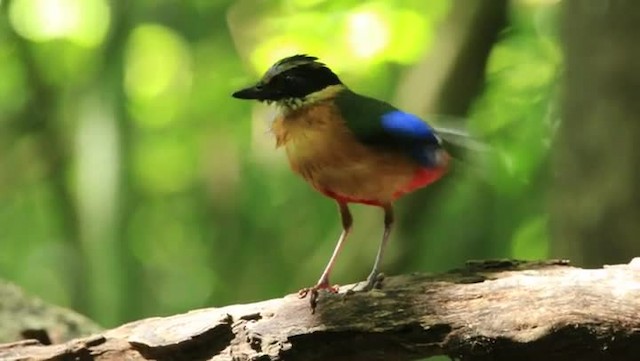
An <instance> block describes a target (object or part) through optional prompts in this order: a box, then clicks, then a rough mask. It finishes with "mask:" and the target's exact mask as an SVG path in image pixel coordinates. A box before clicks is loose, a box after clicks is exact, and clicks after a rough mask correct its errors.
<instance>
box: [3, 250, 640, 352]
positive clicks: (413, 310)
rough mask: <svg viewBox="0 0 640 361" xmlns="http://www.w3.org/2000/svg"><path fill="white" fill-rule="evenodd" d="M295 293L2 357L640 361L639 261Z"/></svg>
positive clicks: (14, 347)
mask: <svg viewBox="0 0 640 361" xmlns="http://www.w3.org/2000/svg"><path fill="white" fill-rule="evenodd" d="M348 288H349V286H345V287H342V288H341V291H340V293H339V294H321V296H320V300H319V305H318V308H317V310H316V313H315V314H312V313H311V311H310V309H309V302H308V300H306V299H299V298H298V297H297V296H295V295H288V296H286V297H284V298H280V299H273V300H268V301H263V302H258V303H253V304H246V305H233V306H227V307H222V308H210V309H202V310H195V311H191V312H188V313H185V314H180V315H175V316H171V317H162V318H150V319H145V320H140V321H136V322H132V323H129V324H125V325H123V326H120V327H118V328H115V329H112V330H107V331H104V332H102V333H100V334H95V335H93V336H90V337H87V338H81V339H75V340H71V341H69V342H67V343H62V344H55V345H49V346H45V345H41V344H39V343H38V342H37V341H35V340H26V341H21V342H17V343H11V344H4V345H0V359H1V360H34V359H35V360H44V359H46V360H49V359H55V360H58V359H60V360H62V359H79V360H93V359H95V360H122V359H128V360H151V359H153V360H261V361H268V360H355V361H357V360H412V359H419V358H424V357H429V356H434V355H448V356H450V357H452V358H456V359H461V360H541V359H544V360H545V361H552V360H563V361H564V360H583V361H589V360H637V358H638V355H639V354H640V317H638V315H639V314H640V259H635V260H634V261H632V262H631V263H630V264H628V265H615V266H607V267H604V268H601V269H580V268H574V267H570V266H569V265H568V263H567V262H566V261H557V260H556V261H546V262H521V261H514V260H499V261H477V262H475V261H474V262H468V263H467V265H466V266H465V267H464V268H461V269H457V270H453V271H451V272H448V273H445V274H439V275H425V274H412V275H401V276H395V277H388V278H386V279H384V280H383V282H382V285H381V288H380V289H377V290H374V291H372V292H369V293H348V292H346V290H347V289H348Z"/></svg>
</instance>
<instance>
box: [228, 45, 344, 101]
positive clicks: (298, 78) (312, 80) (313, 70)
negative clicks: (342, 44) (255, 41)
mask: <svg viewBox="0 0 640 361" xmlns="http://www.w3.org/2000/svg"><path fill="white" fill-rule="evenodd" d="M317 60H318V58H316V57H313V56H308V55H294V56H290V57H288V58H284V59H281V60H279V61H278V62H276V63H275V64H273V66H271V68H269V70H267V72H266V73H265V74H264V76H263V77H262V79H260V81H259V82H258V83H256V84H255V85H253V86H250V87H248V88H245V89H242V90H238V91H237V92H235V93H233V97H234V98H238V99H255V100H259V101H265V102H268V103H271V102H276V103H277V104H279V105H281V106H284V107H287V108H298V107H301V106H303V105H305V104H308V103H309V102H312V101H317V100H321V99H322V95H323V93H322V91H323V90H325V89H327V88H328V87H330V86H335V85H342V82H341V81H340V79H339V78H338V76H337V75H336V74H335V73H334V72H332V71H331V69H329V68H328V67H327V66H326V65H324V64H323V63H321V62H318V61H317ZM314 95H315V96H314Z"/></svg>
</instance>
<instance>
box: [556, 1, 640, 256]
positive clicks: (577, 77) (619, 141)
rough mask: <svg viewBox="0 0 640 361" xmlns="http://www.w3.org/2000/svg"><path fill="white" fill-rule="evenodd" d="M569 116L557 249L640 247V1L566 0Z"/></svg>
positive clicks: (561, 141)
mask: <svg viewBox="0 0 640 361" xmlns="http://www.w3.org/2000/svg"><path fill="white" fill-rule="evenodd" d="M563 7H564V9H563V18H562V24H563V40H564V52H565V58H566V72H565V95H564V106H563V117H562V123H561V124H560V127H559V130H558V134H557V137H556V139H555V142H554V151H553V155H554V175H555V179H554V183H555V185H554V190H553V196H552V197H551V211H552V217H551V220H552V222H551V226H552V232H553V236H554V238H555V240H556V241H555V242H554V243H553V244H554V246H555V249H554V252H553V254H554V256H559V257H569V256H570V257H571V259H572V260H574V261H576V262H577V263H578V264H582V265H587V266H597V265H599V264H602V263H603V262H604V263H617V262H620V261H622V260H623V259H625V258H628V257H629V255H638V254H640V242H638V235H640V222H638V220H639V219H640V188H638V184H639V183H640V168H639V167H638V164H639V161H640V153H639V152H638V139H640V121H638V114H640V91H639V90H640V47H638V39H639V38H640V2H638V1H627V0H611V1H605V2H598V1H596V2H593V1H580V0H570V1H566V2H564V3H563Z"/></svg>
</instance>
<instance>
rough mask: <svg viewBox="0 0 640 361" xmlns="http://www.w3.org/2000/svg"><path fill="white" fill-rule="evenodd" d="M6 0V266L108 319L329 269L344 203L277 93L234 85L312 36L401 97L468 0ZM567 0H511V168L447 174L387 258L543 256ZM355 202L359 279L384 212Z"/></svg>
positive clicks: (492, 80)
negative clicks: (251, 93) (274, 133)
mask: <svg viewBox="0 0 640 361" xmlns="http://www.w3.org/2000/svg"><path fill="white" fill-rule="evenodd" d="M0 7H1V8H0V10H1V16H0V44H1V45H0V277H3V278H6V279H8V280H11V281H14V282H16V283H18V284H19V285H21V286H23V287H24V288H26V289H27V290H28V291H30V292H31V293H33V294H36V295H39V296H41V297H42V298H44V299H46V300H48V301H51V302H54V303H57V304H60V305H66V306H69V307H73V308H76V309H78V310H80V311H82V312H85V313H86V314H88V315H89V316H90V317H91V318H93V319H95V320H97V321H98V322H100V323H102V324H103V325H105V326H110V325H115V324H118V323H121V322H123V321H126V320H132V319H137V318H141V317H144V316H151V315H165V314H171V313H176V312H181V311H186V310H189V309H193V308H197V307H205V306H212V305H224V304H227V303H240V302H249V301H252V300H258V299H264V298H269V297H278V296H281V295H283V294H286V293H291V292H295V291H296V290H297V289H299V288H301V287H304V286H307V285H311V284H312V283H313V282H315V281H316V279H317V277H318V276H319V274H320V271H321V270H322V267H323V266H324V263H325V262H326V261H327V260H328V257H329V255H330V253H331V250H332V248H333V246H334V242H335V240H336V238H337V236H338V234H339V231H340V226H339V221H338V215H337V212H336V210H335V205H334V204H333V202H331V201H330V200H328V199H325V198H323V197H322V196H320V195H318V194H316V193H315V192H314V191H312V190H311V189H310V187H308V186H307V185H306V184H304V182H302V181H301V180H300V179H298V178H296V177H295V176H294V175H293V174H292V173H291V172H290V171H289V169H288V165H287V163H286V160H285V158H284V155H283V154H282V152H279V151H276V150H275V149H274V142H273V140H272V139H271V136H270V134H268V119H269V117H270V115H271V114H272V112H273V110H272V109H269V108H267V107H266V106H263V105H259V104H251V103H248V102H241V101H237V100H235V99H232V98H231V97H230V94H231V93H232V92H233V91H234V90H237V89H238V88H240V87H242V86H245V85H247V84H250V83H251V82H253V81H255V80H256V79H257V78H258V77H259V76H260V75H261V73H262V72H263V71H264V70H265V69H266V68H267V67H268V66H269V65H270V64H271V63H272V62H273V61H274V60H277V59H278V58H280V57H282V56H286V55H290V54H292V53H309V54H313V55H316V56H319V57H320V58H321V59H322V60H323V61H324V62H326V63H327V64H328V65H329V66H330V67H332V68H333V69H334V70H335V71H336V72H338V73H339V74H340V75H341V77H342V78H343V80H344V81H345V82H346V83H347V84H349V85H350V86H351V87H352V88H353V89H355V90H356V91H359V92H362V93H365V94H368V95H372V96H376V97H379V98H382V99H385V100H389V101H391V100H394V99H395V98H394V96H395V94H396V89H397V88H398V86H399V82H401V81H402V75H403V74H404V73H405V72H406V71H407V70H408V69H410V67H412V66H413V65H415V64H416V63H417V62H418V61H420V60H421V59H423V58H424V57H428V56H437V54H432V53H431V52H430V50H431V47H432V45H433V43H434V41H437V39H436V37H437V29H438V26H439V25H440V24H441V23H442V22H443V20H444V19H445V18H446V16H447V14H448V12H449V11H450V8H451V0H433V1H422V0H405V1H397V2H389V1H375V0H374V1H339V2H337V1H336V2H331V1H324V0H280V1H269V2H267V1H260V2H257V1H249V0H241V1H228V0H216V1H214V0H206V1H205V0H184V1H170V0H139V1H116V0H114V1H112V2H108V1H107V0H39V1H38V0H11V1H8V0H5V1H0ZM557 7H558V5H557V4H556V3H555V2H554V1H540V0H538V1H534V0H519V1H512V2H511V6H510V13H509V21H510V26H509V28H508V29H507V31H505V32H504V33H503V34H502V36H501V37H500V40H499V42H498V43H497V44H496V46H495V47H494V49H493V51H492V53H491V58H490V61H489V65H488V67H487V70H486V75H487V84H486V87H485V89H484V91H483V93H482V94H481V96H480V97H479V99H477V101H476V102H475V105H474V107H473V111H472V113H471V114H469V120H468V122H469V127H470V128H471V129H473V130H474V131H475V132H476V133H478V134H480V135H482V136H484V137H485V138H486V139H488V141H489V143H490V144H491V146H492V147H494V149H495V150H496V151H495V153H494V158H495V159H493V162H492V164H495V166H492V167H491V169H490V171H485V172H481V173H483V176H482V177H481V178H482V180H481V181H478V180H471V181H467V183H464V182H462V183H457V184H456V185H454V186H452V187H451V188H449V189H447V190H445V191H443V192H445V195H446V197H439V199H443V198H444V200H443V201H442V202H437V203H436V204H434V205H433V207H440V208H438V211H437V212H434V211H431V212H429V213H428V214H425V215H417V216H416V217H414V218H416V219H423V222H419V223H420V226H419V227H417V229H419V232H417V233H416V234H411V235H410V239H404V240H403V241H402V242H400V241H399V240H397V238H398V237H399V234H402V237H404V238H407V234H403V233H402V230H400V232H398V233H396V234H395V237H394V238H393V241H392V243H391V245H390V247H391V248H390V253H389V257H388V259H387V261H386V262H385V265H384V269H385V272H387V273H391V274H393V273H398V272H405V271H407V272H408V271H443V270H446V269H450V268H454V267H458V266H459V265H460V264H461V262H463V261H464V260H465V259H467V258H480V257H493V258H496V257H517V258H527V259H534V258H544V257H546V256H547V253H548V248H549V247H548V236H547V230H546V223H547V211H546V204H545V195H546V192H545V190H546V185H545V179H546V162H547V156H548V148H549V142H550V133H551V131H552V129H553V126H554V114H555V111H554V109H555V96H556V86H557V81H558V72H559V70H560V67H561V63H562V59H561V54H560V51H559V46H558V41H557V37H556V23H555V19H556V13H557V11H558V9H557ZM425 81H427V80H425ZM423 116H425V118H426V119H428V115H426V114H423ZM478 182H481V183H483V184H484V186H483V187H484V189H485V196H483V197H478V196H475V195H474V194H475V193H474V192H475V190H477V187H475V186H473V185H472V184H477V183H478ZM487 195H488V196H487ZM402 207H403V202H402V201H401V202H399V203H398V208H399V209H400V210H401V209H402ZM354 208H355V214H354V216H355V222H356V223H355V227H356V228H355V232H354V234H353V237H352V238H351V239H350V240H349V243H348V245H347V246H346V250H345V252H344V254H343V255H342V256H341V257H340V259H339V260H338V266H337V268H336V270H335V274H334V278H333V281H334V282H338V283H342V284H344V283H350V282H355V281H358V280H361V279H363V278H364V277H365V276H366V275H367V273H368V271H369V267H370V266H371V263H372V261H373V256H374V253H375V248H376V247H377V244H378V238H379V236H380V233H381V227H382V225H381V214H380V211H379V210H378V209H373V208H366V207H362V206H355V207H354ZM434 214H435V216H434ZM421 217H422V218H421ZM427 217H429V219H427ZM468 234H473V239H474V242H475V243H474V245H473V246H472V247H471V248H469V247H470V246H469V245H467V244H465V243H464V240H463V238H468V236H467V235H468ZM412 245H415V248H412ZM470 249H471V250H477V251H470Z"/></svg>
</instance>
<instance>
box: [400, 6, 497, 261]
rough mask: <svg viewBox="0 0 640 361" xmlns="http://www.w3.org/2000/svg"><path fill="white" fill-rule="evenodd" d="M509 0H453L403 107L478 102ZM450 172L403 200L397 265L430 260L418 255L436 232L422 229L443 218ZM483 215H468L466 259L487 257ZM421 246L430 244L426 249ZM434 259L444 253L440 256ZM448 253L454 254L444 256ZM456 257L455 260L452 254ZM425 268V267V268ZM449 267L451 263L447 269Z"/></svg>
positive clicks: (438, 109)
mask: <svg viewBox="0 0 640 361" xmlns="http://www.w3.org/2000/svg"><path fill="white" fill-rule="evenodd" d="M507 10H508V1H507V0H491V1H482V2H464V1H455V2H453V5H452V9H451V12H450V13H449V15H448V18H447V19H445V21H444V23H443V24H442V26H441V27H440V29H438V32H437V36H436V39H437V40H436V42H435V44H434V45H433V48H432V49H431V51H430V52H429V55H428V56H427V57H426V58H425V59H424V60H423V61H422V62H421V63H419V64H417V65H416V66H415V67H413V68H412V69H411V70H410V71H409V72H408V73H407V74H406V76H405V79H403V80H402V81H401V83H400V86H399V88H398V92H397V95H396V101H395V102H394V104H397V105H398V106H399V107H400V108H401V109H404V110H407V111H409V112H412V113H415V114H419V115H422V116H425V118H426V119H428V116H429V115H430V114H443V115H453V116H460V117H464V116H466V114H467V112H468V111H469V108H470V107H471V105H472V103H473V101H474V100H475V99H476V97H477V96H478V94H479V93H480V92H481V91H482V89H483V85H484V83H485V68H486V64H487V61H488V59H489V55H490V52H491V49H493V46H494V45H495V43H496V41H497V40H498V35H499V34H500V32H501V31H502V30H503V29H505V27H506V26H507V12H508V11H507ZM451 179H452V178H451V177H445V179H444V180H442V181H439V182H437V183H435V184H433V185H431V186H429V187H428V188H427V189H423V190H421V191H420V192H416V193H414V194H412V195H411V197H407V199H406V200H404V201H403V203H404V204H403V205H402V206H401V208H400V207H399V209H400V216H399V217H398V222H397V224H398V232H397V233H398V234H399V235H400V236H398V237H396V239H397V241H394V242H403V241H406V242H407V244H403V245H402V246H401V251H400V256H399V257H397V259H396V260H395V261H396V263H395V265H396V266H397V267H398V268H400V269H401V270H407V271H408V270H412V269H413V270H415V269H416V264H415V263H416V262H420V264H421V265H420V267H422V265H424V264H425V262H424V259H416V257H415V255H416V254H427V253H430V250H432V249H433V247H434V240H433V239H432V237H431V235H430V234H425V233H423V232H422V231H423V230H424V229H428V228H429V227H428V225H427V226H425V222H437V217H436V216H435V215H436V214H437V213H438V212H439V210H438V203H439V202H442V201H446V200H445V199H442V197H441V195H443V192H442V190H443V189H445V188H446V187H447V183H450V182H451ZM479 197H480V198H481V199H482V200H481V201H480V199H479V203H482V204H484V205H485V206H487V207H489V208H490V206H489V205H488V203H489V202H491V200H490V198H491V197H488V196H486V195H479ZM482 217H484V216H479V217H478V219H477V220H476V221H475V222H473V223H474V224H473V225H472V224H471V223H472V221H470V220H467V225H468V230H469V231H468V232H465V233H464V234H463V235H461V236H460V239H464V241H465V242H467V245H469V247H464V248H467V249H469V254H464V253H460V254H459V256H460V261H462V260H464V259H468V258H469V257H470V256H471V255H473V256H472V257H474V258H479V257H480V258H481V257H484V255H486V254H487V253H489V254H491V253H490V252H487V251H486V249H487V248H488V247H487V246H486V242H482V239H484V238H486V232H483V231H482V230H479V229H478V228H477V227H482V226H484V227H487V226H488V225H489V224H490V222H486V221H485V220H484V219H483V218H482ZM421 248H424V250H423V249H421ZM491 256H492V257H496V255H495V254H491ZM434 258H436V259H438V258H443V257H438V256H435V257H434ZM444 258H447V259H448V257H444ZM448 261H450V259H448ZM420 267H419V268H420ZM429 267H431V268H430V270H432V271H433V270H437V269H440V268H441V267H443V265H438V264H434V263H433V262H429ZM443 269H446V268H443Z"/></svg>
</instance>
